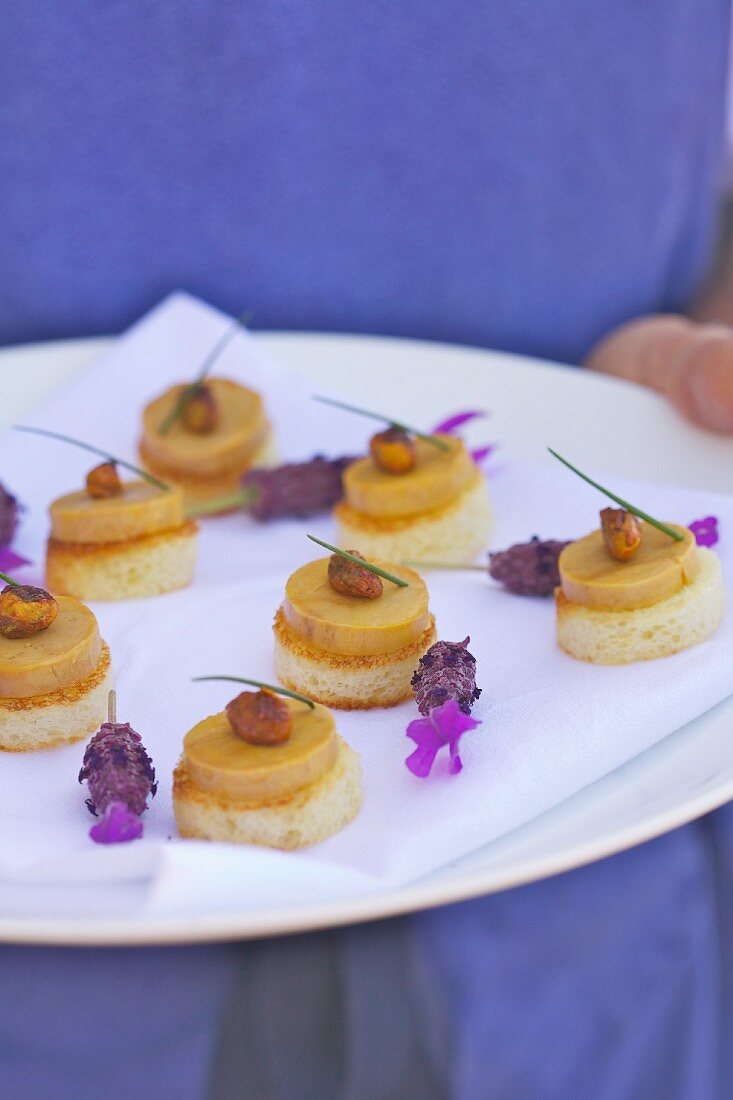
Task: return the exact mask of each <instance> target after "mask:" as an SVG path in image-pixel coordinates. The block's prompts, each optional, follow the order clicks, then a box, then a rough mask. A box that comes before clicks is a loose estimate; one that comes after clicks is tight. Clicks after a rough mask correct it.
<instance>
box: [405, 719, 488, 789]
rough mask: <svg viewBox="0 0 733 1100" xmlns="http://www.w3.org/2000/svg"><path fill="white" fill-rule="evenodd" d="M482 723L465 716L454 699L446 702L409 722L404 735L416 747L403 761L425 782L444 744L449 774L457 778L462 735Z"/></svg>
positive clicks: (459, 768) (459, 769) (460, 764)
mask: <svg viewBox="0 0 733 1100" xmlns="http://www.w3.org/2000/svg"><path fill="white" fill-rule="evenodd" d="M480 725H481V723H480V722H478V721H477V720H476V719H475V718H471V716H470V715H469V714H464V713H463V711H462V710H461V709H460V707H459V706H458V704H457V703H456V701H455V699H448V700H447V701H446V702H445V703H442V704H441V705H440V706H439V707H434V708H433V710H431V711H430V714H429V715H428V716H427V718H415V719H413V721H412V722H410V724H409V726H408V727H407V730H406V731H405V732H406V734H407V736H408V737H409V738H410V739H411V740H412V741H414V742H415V743H416V745H417V748H416V749H415V751H414V752H413V753H412V754H411V755H410V756H408V758H407V760H406V761H405V763H406V765H407V767H408V768H409V770H410V771H411V772H412V774H413V775H416V776H418V778H420V779H425V778H426V777H427V776H428V775H430V771H431V769H432V766H433V764H434V762H435V758H436V756H437V755H438V751H439V750H440V749H441V748H443V746H444V745H447V746H448V749H449V752H450V765H449V771H450V774H451V775H457V774H458V772H460V771H461V769H462V767H463V763H462V761H461V758H460V756H459V753H458V744H459V741H460V739H461V737H462V735H463V734H464V733H466V732H467V731H468V730H474V729H476V728H477V727H478V726H480Z"/></svg>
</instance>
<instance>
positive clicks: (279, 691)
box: [193, 676, 316, 710]
mask: <svg viewBox="0 0 733 1100" xmlns="http://www.w3.org/2000/svg"><path fill="white" fill-rule="evenodd" d="M204 680H228V681H229V682H230V683H232V684H247V685H248V686H249V687H256V688H260V689H261V690H264V691H274V692H275V694H276V695H287V697H288V699H297V701H298V702H299V703H305V705H306V706H307V707H310V709H311V710H315V706H316V704H315V703H314V702H313V700H312V699H309V698H308V696H307V695H301V694H300V692H297V691H289V690H288V688H284V687H279V686H278V685H275V684H263V683H262V681H261V680H246V679H245V678H244V677H243V676H194V677H193V682H194V683H195V684H201V683H203V682H204Z"/></svg>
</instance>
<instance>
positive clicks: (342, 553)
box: [308, 535, 410, 588]
mask: <svg viewBox="0 0 733 1100" xmlns="http://www.w3.org/2000/svg"><path fill="white" fill-rule="evenodd" d="M308 538H309V539H310V540H311V542H317V543H318V545H319V546H323V547H324V548H325V549H326V550H330V551H331V553H332V554H338V555H339V557H341V558H346V560H347V561H353V562H356V564H357V565H360V566H361V567H362V569H368V570H369V572H370V573H376V575H377V576H378V577H384V579H385V580H386V581H391V582H392V584H396V585H397V587H398V588H409V587H410V582H409V581H404V580H403V579H402V577H395V576H394V575H393V574H392V573H388V572H387V570H386V569H380V568H379V566H378V565H372V563H371V562H370V561H364V560H363V559H362V558H357V556H356V554H350V553H349V552H348V550H340V549H339V548H338V546H331V543H330V542H323V540H322V539H317V538H316V536H315V535H308Z"/></svg>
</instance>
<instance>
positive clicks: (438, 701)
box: [405, 638, 481, 779]
mask: <svg viewBox="0 0 733 1100" xmlns="http://www.w3.org/2000/svg"><path fill="white" fill-rule="evenodd" d="M470 640H471V639H470V638H464V640H463V641H462V642H436V643H435V645H432V646H431V647H430V649H429V650H428V651H427V653H426V654H425V656H424V657H421V658H420V663H419V665H418V667H417V669H416V670H415V672H414V674H413V677H412V690H413V693H414V695H415V702H416V703H417V709H418V710H419V711H420V713H421V714H422V715H424V717H423V718H416V719H415V720H414V721H412V722H410V724H409V726H408V727H407V736H408V737H409V738H411V740H413V741H414V742H415V743H416V745H417V748H416V749H415V751H414V752H413V753H412V755H411V756H409V757H408V758H407V760H406V761H405V763H406V764H407V767H408V768H409V769H410V771H411V772H412V774H413V775H417V776H419V777H420V778H422V779H424V778H425V777H426V776H428V775H429V774H430V769H431V768H432V766H433V763H434V761H435V757H436V756H437V754H438V752H439V751H440V749H441V748H443V746H444V745H447V746H448V748H449V751H450V772H451V775H456V774H457V773H458V772H459V771H460V770H461V768H462V766H463V765H462V764H461V758H460V756H459V755H458V742H459V740H460V738H461V734H463V733H465V732H466V730H472V729H476V727H477V726H479V725H481V723H480V722H477V721H475V719H473V718H471V717H470V714H471V707H472V706H473V704H474V703H475V701H476V700H477V699H478V697H479V695H480V694H481V688H478V687H476V658H475V657H474V656H473V654H472V653H469V651H468V648H467V647H468V643H469V642H470Z"/></svg>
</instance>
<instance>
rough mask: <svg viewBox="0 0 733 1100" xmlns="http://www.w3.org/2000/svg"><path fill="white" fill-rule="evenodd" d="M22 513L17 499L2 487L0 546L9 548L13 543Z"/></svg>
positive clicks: (0, 499)
mask: <svg viewBox="0 0 733 1100" xmlns="http://www.w3.org/2000/svg"><path fill="white" fill-rule="evenodd" d="M20 511H21V508H20V505H19V504H18V501H17V500H16V499H15V497H14V496H13V495H12V494H11V493H9V492H8V490H7V489H6V488H5V487H4V486H3V485H0V546H9V545H10V543H11V542H12V541H13V538H14V537H15V532H16V529H17V526H18V516H19V513H20Z"/></svg>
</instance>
